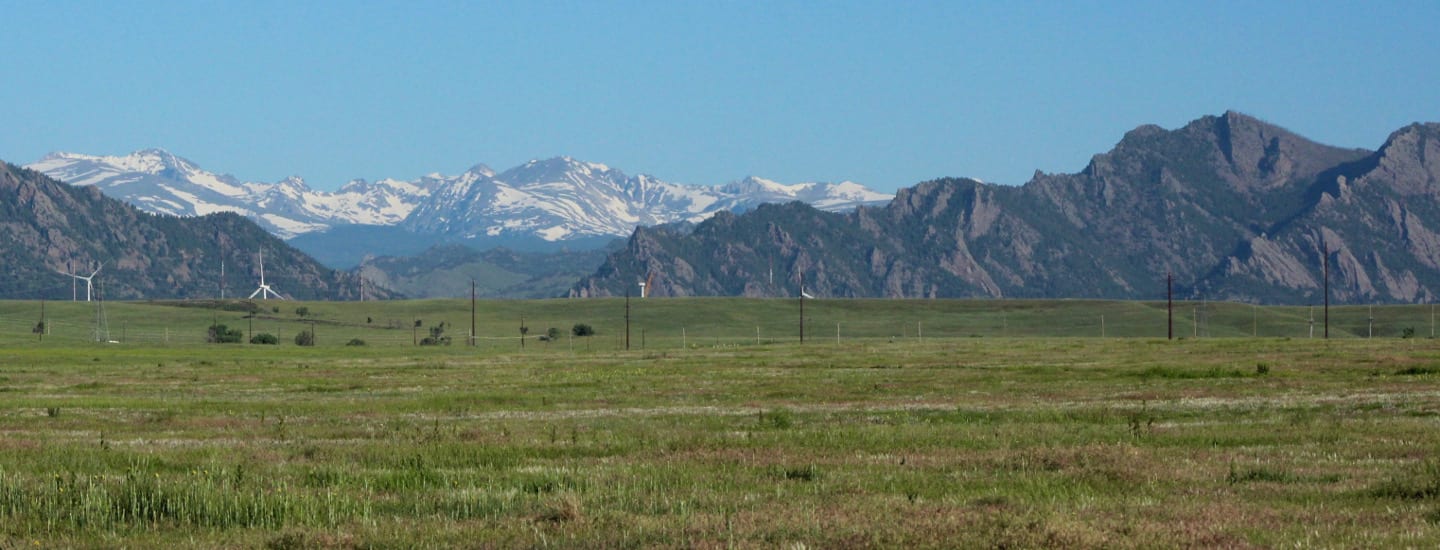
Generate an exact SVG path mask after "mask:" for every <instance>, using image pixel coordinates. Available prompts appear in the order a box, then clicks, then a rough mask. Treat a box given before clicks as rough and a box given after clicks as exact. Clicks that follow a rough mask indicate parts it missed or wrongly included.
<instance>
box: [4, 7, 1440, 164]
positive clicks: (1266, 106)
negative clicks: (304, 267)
mask: <svg viewBox="0 0 1440 550" xmlns="http://www.w3.org/2000/svg"><path fill="white" fill-rule="evenodd" d="M0 14H3V19H0V74H3V75H4V78H3V80H0V124H3V128H4V131H0V159H4V160H7V161H10V162H13V163H18V164H24V163H29V162H33V161H35V160H37V159H38V158H40V157H41V156H42V155H44V154H45V153H47V152H50V151H54V150H64V151H75V152H84V153H91V154H124V153H128V152H130V151H133V150H137V149H143V148H147V147H163V148H166V149H168V150H170V151H171V152H173V153H176V154H179V155H181V156H185V157H187V158H190V159H191V160H194V161H196V162H197V163H199V164H200V165H201V166H204V167H206V168H208V169H211V170H215V171H220V172H229V173H232V174H234V175H236V176H238V177H241V178H242V179H247V180H260V181H275V180H278V179H280V178H283V177H285V176H288V175H292V174H298V175H301V176H304V177H305V178H306V180H307V181H308V182H309V183H310V184H311V185H312V186H314V187H316V188H320V189H333V188H335V187H337V186H339V185H340V184H342V183H344V182H345V181H346V180H349V179H351V178H367V179H378V178H382V177H396V178H402V179H410V178H415V177H418V176H420V175H423V174H425V173H429V172H434V171H439V172H442V173H447V174H454V173H458V172H461V171H463V170H465V169H466V168H468V167H470V166H471V165H473V164H475V163H482V162H483V163H486V164H489V165H491V166H492V167H494V168H496V169H504V168H508V167H511V166H514V165H516V164H519V163H522V162H524V161H526V160H529V159H532V158H545V157H551V156H558V155H568V156H573V157H577V158H580V159H584V160H590V161H594V162H603V163H607V164H609V165H611V166H614V167H617V168H620V169H622V170H625V171H627V172H629V173H636V172H645V173H649V174H652V175H654V176H656V177H659V178H661V179H665V180H669V181H677V182H683V183H697V184H721V183H725V182H727V181H731V180H736V179H739V178H742V177H744V176H746V175H758V176H763V177H768V178H771V179H777V180H780V181H785V182H796V181H814V180H821V181H839V180H846V179H848V180H854V181H858V182H861V183H864V184H867V185H870V186H872V187H875V188H877V189H882V190H893V189H895V188H897V187H903V186H909V185H913V184H915V183H917V182H920V181H924V180H927V179H932V178H936V177H942V176H972V177H978V178H981V179H984V180H987V181H994V182H999V183H1007V184H1020V183H1024V182H1025V181H1026V180H1028V179H1029V178H1030V175H1031V174H1032V173H1033V172H1034V171H1035V170H1037V169H1038V170H1043V171H1046V172H1074V171H1078V170H1080V169H1081V168H1083V167H1084V166H1085V164H1086V162H1087V161H1088V160H1089V158H1090V156H1091V155H1093V154H1096V153H1100V152H1104V151H1106V150H1108V149H1109V148H1110V147H1111V146H1112V145H1114V143H1115V142H1116V141H1118V140H1119V139H1120V137H1121V135H1122V134H1123V133H1124V132H1125V131H1127V130H1129V129H1131V128H1133V127H1135V126H1138V125H1140V124H1146V123H1154V124H1159V125H1161V126H1164V127H1167V128H1174V127H1177V126H1181V125H1183V124H1184V123H1186V122H1188V121H1190V120H1192V119H1195V118H1198V117H1200V116H1203V115H1207V114H1219V113H1221V112H1224V111H1225V110H1227V109H1236V110H1239V111H1243V112H1246V113H1249V114H1252V115H1255V116H1258V117H1260V118H1262V119H1265V120H1268V121H1270V122H1273V123H1276V124H1279V125H1281V126H1285V127H1287V128H1290V129H1291V130H1293V131H1296V132H1298V133H1300V134H1302V135H1305V136H1308V137H1311V138H1312V139H1316V140H1319V141H1322V142H1325V143H1330V144H1334V145H1342V146H1350V147H1365V148H1375V147H1378V146H1379V145H1380V144H1381V143H1382V142H1383V140H1384V139H1385V137H1386V136H1387V135H1388V134H1389V133H1390V132H1391V131H1393V130H1395V129H1397V128H1399V127H1401V126H1403V125H1405V124H1408V123H1410V122H1415V121H1436V120H1440V113H1437V107H1440V40H1436V39H1435V34H1434V31H1435V29H1436V28H1440V2H1434V1H1423V2H1355V3H1338V2H1290V1H1267V2H1253V1H1247V2H1193V1H1191V2H1158V1H1156V2H1137V3H1129V2H1086V1H1076V2H1058V1H1057V2H1035V3H1028V2H961V1H951V2H909V1H898V2H881V1H865V2H844V1H810V2H785V1H765V2H758V1H757V2H730V1H698V0H695V1H691V0H681V1H673V2H669V1H666V2H662V1H653V2H600V1H591V2H543V1H536V2H514V3H488V2H467V1H459V2H437V1H418V2H366V1H345V2H340V1H333V2H331V1H314V2H291V1H286V2H267V1H247V2H209V1H200V0H196V1H185V2H175V3H167V2H138V1H136V2H130V1H120V2H111V1H104V2H100V1H94V2H91V1H68V2H36V1H32V0H0Z"/></svg>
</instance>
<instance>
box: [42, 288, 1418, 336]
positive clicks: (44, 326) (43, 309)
mask: <svg viewBox="0 0 1440 550" xmlns="http://www.w3.org/2000/svg"><path fill="white" fill-rule="evenodd" d="M1431 319H1434V314H1433V313H1432V314H1431ZM47 330H50V325H47V324H45V299H44V298H41V299H40V341H41V342H44V341H45V331H47ZM1430 334H1431V336H1434V334H1435V328H1434V321H1431V328H1430Z"/></svg>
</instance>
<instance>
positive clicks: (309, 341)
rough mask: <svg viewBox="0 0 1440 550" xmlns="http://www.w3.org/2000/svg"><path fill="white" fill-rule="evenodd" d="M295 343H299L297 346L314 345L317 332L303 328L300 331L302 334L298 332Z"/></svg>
mask: <svg viewBox="0 0 1440 550" xmlns="http://www.w3.org/2000/svg"><path fill="white" fill-rule="evenodd" d="M295 345H297V346H313V345H315V333H313V332H310V331H308V330H302V331H300V334H296V335H295Z"/></svg>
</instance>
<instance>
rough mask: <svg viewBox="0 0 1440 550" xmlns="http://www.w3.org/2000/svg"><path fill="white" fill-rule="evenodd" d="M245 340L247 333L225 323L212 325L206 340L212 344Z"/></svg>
mask: <svg viewBox="0 0 1440 550" xmlns="http://www.w3.org/2000/svg"><path fill="white" fill-rule="evenodd" d="M244 340H245V333H244V332H241V331H240V329H232V328H230V327H227V326H225V325H210V330H209V331H208V332H207V333H206V335H205V341H206V342H209V343H211V344H238V343H240V342H242V341H244Z"/></svg>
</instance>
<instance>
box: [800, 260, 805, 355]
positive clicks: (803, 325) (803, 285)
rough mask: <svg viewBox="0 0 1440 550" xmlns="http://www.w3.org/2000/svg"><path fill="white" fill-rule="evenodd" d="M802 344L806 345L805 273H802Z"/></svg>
mask: <svg viewBox="0 0 1440 550" xmlns="http://www.w3.org/2000/svg"><path fill="white" fill-rule="evenodd" d="M800 343H801V344H804V343H805V272H803V271H802V272H800Z"/></svg>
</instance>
